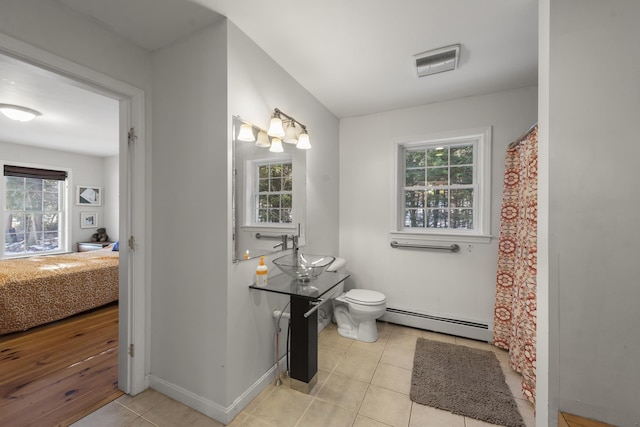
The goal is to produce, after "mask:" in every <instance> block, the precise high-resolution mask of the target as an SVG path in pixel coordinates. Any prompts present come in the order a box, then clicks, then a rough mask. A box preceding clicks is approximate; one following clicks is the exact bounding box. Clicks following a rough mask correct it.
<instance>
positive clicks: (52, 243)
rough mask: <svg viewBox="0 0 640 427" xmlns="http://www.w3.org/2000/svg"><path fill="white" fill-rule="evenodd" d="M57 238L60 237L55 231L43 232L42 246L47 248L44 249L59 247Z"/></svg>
mask: <svg viewBox="0 0 640 427" xmlns="http://www.w3.org/2000/svg"><path fill="white" fill-rule="evenodd" d="M59 240H60V239H59V235H58V232H57V231H55V232H49V233H44V246H45V247H46V248H47V249H46V250H48V251H54V250H56V249H60V244H59Z"/></svg>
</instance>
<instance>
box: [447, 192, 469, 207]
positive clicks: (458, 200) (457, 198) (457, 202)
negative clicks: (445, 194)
mask: <svg viewBox="0 0 640 427" xmlns="http://www.w3.org/2000/svg"><path fill="white" fill-rule="evenodd" d="M451 206H452V207H456V208H472V207H473V190H472V189H470V188H466V189H463V190H451Z"/></svg>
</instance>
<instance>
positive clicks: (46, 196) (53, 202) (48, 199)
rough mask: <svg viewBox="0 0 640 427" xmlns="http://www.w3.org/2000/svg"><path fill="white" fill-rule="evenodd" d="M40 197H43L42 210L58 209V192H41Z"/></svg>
mask: <svg viewBox="0 0 640 427" xmlns="http://www.w3.org/2000/svg"><path fill="white" fill-rule="evenodd" d="M42 198H43V204H42V210H44V211H57V210H59V204H58V193H42Z"/></svg>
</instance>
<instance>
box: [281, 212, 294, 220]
mask: <svg viewBox="0 0 640 427" xmlns="http://www.w3.org/2000/svg"><path fill="white" fill-rule="evenodd" d="M282 222H286V223H291V222H293V213H292V211H291V209H282Z"/></svg>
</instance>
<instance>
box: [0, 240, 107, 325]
mask: <svg viewBox="0 0 640 427" xmlns="http://www.w3.org/2000/svg"><path fill="white" fill-rule="evenodd" d="M118 254H119V252H116V251H112V250H111V247H107V248H104V249H101V250H96V251H91V252H73V253H67V254H61V255H44V256H33V257H29V258H19V259H9V260H2V261H0V335H2V334H8V333H11V332H17V331H24V330H27V329H29V328H32V327H34V326H39V325H43V324H45V323H49V322H52V321H55V320H60V319H63V318H65V317H69V316H71V315H73V314H77V313H81V312H83V311H86V310H90V309H92V308H96V307H100V306H102V305H105V304H108V303H110V302H113V301H117V300H118V261H119V258H118Z"/></svg>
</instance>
